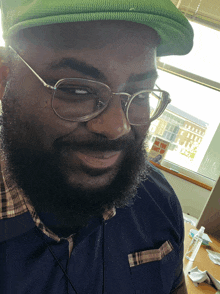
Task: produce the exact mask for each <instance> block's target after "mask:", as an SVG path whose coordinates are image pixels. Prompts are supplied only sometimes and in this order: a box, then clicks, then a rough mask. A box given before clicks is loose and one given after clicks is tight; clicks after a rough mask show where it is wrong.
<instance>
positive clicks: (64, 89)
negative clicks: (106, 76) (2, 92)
mask: <svg viewBox="0 0 220 294" xmlns="http://www.w3.org/2000/svg"><path fill="white" fill-rule="evenodd" d="M9 47H10V48H11V49H12V50H13V52H14V53H15V54H16V55H17V56H18V57H19V58H20V59H21V60H22V61H23V62H24V63H25V64H26V65H27V66H28V68H29V69H30V70H31V71H32V72H33V73H34V74H35V76H36V77H37V78H38V79H39V80H40V81H41V82H42V84H43V85H44V86H45V87H47V88H50V89H51V90H52V91H53V94H52V100H51V101H52V102H51V106H52V109H53V111H54V113H55V114H56V115H57V116H58V117H60V118H61V119H63V120H67V121H73V122H86V121H89V120H91V119H93V118H95V117H96V116H98V115H99V114H100V113H102V112H103V111H104V110H105V109H106V108H107V107H108V104H109V102H110V100H111V99H112V97H113V96H114V95H116V96H118V98H119V99H121V105H122V108H123V110H124V112H125V114H126V118H127V120H128V122H129V123H130V124H131V125H137V126H138V125H144V124H148V123H150V122H152V121H153V120H155V119H157V118H158V117H159V116H160V115H161V114H162V113H163V111H164V110H165V109H166V107H167V105H168V104H169V103H170V102H171V99H170V97H169V93H168V92H166V91H163V90H158V89H146V90H142V91H139V92H137V93H135V94H129V93H125V92H120V93H115V92H112V90H111V89H110V87H109V86H108V85H106V84H104V83H101V82H98V81H94V80H88V79H82V78H66V79H61V80H59V81H58V82H56V84H55V85H54V86H51V85H48V84H47V83H46V82H45V81H44V80H43V79H42V78H41V77H40V76H39V75H38V74H37V73H36V72H35V71H34V70H33V69H32V68H31V66H30V65H29V64H28V63H27V62H26V61H25V60H24V59H23V58H22V57H21V56H20V55H19V54H18V53H17V52H16V51H15V50H14V49H13V48H12V47H11V46H9Z"/></svg>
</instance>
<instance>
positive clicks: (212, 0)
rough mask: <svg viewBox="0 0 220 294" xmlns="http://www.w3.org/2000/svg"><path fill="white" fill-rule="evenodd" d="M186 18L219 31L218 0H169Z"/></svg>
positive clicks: (219, 7) (219, 0)
mask: <svg viewBox="0 0 220 294" xmlns="http://www.w3.org/2000/svg"><path fill="white" fill-rule="evenodd" d="M171 1H172V2H173V3H174V4H175V5H176V7H177V8H179V9H180V10H181V11H182V12H183V13H184V14H185V15H186V17H187V18H188V19H190V20H194V21H196V22H199V23H201V24H204V25H206V26H208V27H211V28H213V29H216V30H218V31H220V0H171Z"/></svg>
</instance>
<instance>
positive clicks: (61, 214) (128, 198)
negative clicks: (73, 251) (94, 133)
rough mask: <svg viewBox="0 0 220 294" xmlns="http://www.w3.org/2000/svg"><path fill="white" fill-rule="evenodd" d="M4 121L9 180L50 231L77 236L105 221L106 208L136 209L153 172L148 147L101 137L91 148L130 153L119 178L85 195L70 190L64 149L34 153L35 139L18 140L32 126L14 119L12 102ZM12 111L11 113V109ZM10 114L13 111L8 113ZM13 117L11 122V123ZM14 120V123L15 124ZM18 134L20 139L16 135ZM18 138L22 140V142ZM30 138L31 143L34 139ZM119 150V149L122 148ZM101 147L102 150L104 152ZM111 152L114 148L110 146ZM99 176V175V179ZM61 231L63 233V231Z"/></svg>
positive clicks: (76, 188) (4, 146) (122, 164)
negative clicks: (62, 162) (142, 187)
mask: <svg viewBox="0 0 220 294" xmlns="http://www.w3.org/2000/svg"><path fill="white" fill-rule="evenodd" d="M6 104H7V105H5V107H4V108H5V111H4V112H3V117H2V131H1V133H2V146H3V152H4V154H3V155H4V156H5V158H6V162H7V166H8V170H7V172H8V175H9V178H10V179H13V181H14V182H16V184H17V185H18V186H19V187H20V188H22V189H23V191H24V193H25V195H26V197H27V198H28V199H29V200H30V201H31V203H32V205H33V206H34V208H35V210H36V212H37V213H38V214H39V215H40V217H41V220H42V221H43V222H44V223H45V225H47V226H48V227H49V228H51V229H53V230H54V232H56V229H57V228H58V231H57V232H59V233H60V234H62V232H63V234H64V235H65V230H66V232H67V233H66V234H69V233H70V231H72V233H74V232H75V231H77V229H78V228H80V227H83V226H86V225H87V224H88V221H89V219H90V218H91V217H101V216H102V214H103V212H104V211H105V210H106V209H109V208H112V207H113V206H115V207H118V208H119V207H125V206H127V205H131V204H132V202H133V200H134V199H135V198H134V197H135V195H136V192H137V188H138V186H139V184H140V182H141V181H143V180H144V179H145V178H146V176H147V173H148V168H147V164H146V159H147V153H146V151H145V146H144V143H143V142H141V143H140V144H139V145H138V146H137V144H136V140H135V139H133V140H129V141H127V142H126V140H124V141H123V142H121V143H120V142H118V143H117V142H115V148H113V145H114V142H113V141H109V144H108V142H107V141H106V140H104V141H105V143H103V139H102V140H101V139H100V138H98V137H97V140H96V143H93V142H91V143H90V145H91V146H90V148H92V146H93V148H94V149H95V150H96V148H99V150H100V149H106V148H107V146H109V145H111V150H113V149H120V146H123V150H124V151H126V152H125V153H126V155H125V158H124V160H123V162H122V163H121V165H120V167H119V170H118V173H117V175H116V176H115V178H114V179H113V181H112V182H111V183H110V184H109V185H108V186H106V187H104V188H102V189H97V190H95V191H90V190H82V189H81V188H78V187H75V188H74V187H72V186H70V185H69V184H68V183H67V182H66V180H65V176H64V175H63V173H62V172H61V171H60V169H59V166H60V164H59V162H60V160H61V151H60V148H59V144H57V145H55V146H54V147H55V148H54V152H52V151H50V152H48V151H45V150H43V149H42V148H41V150H40V151H39V150H36V148H33V147H32V148H31V145H33V144H30V143H31V142H30V141H31V140H30V138H29V136H27V138H26V142H28V143H27V144H26V143H23V146H22V147H21V146H20V144H18V140H17V138H18V137H17V136H18V134H19V130H21V129H22V134H23V135H22V136H24V134H25V133H27V134H28V133H29V131H28V130H30V126H27V125H26V123H23V122H21V121H20V119H19V118H18V117H17V118H15V119H11V114H12V113H13V111H12V108H13V107H11V106H9V103H8V102H7V103H6ZM8 107H9V108H8ZM7 109H8V110H9V111H7ZM9 116H10V118H9ZM9 121H10V123H9ZM15 133H16V135H15ZM16 137H17V138H16ZM28 139H29V140H28ZM116 145H117V146H116ZM98 146H99V147H98ZM108 149H110V148H109V147H108ZM94 176H95V175H94ZM59 228H60V230H59Z"/></svg>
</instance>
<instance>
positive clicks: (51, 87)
mask: <svg viewBox="0 0 220 294" xmlns="http://www.w3.org/2000/svg"><path fill="white" fill-rule="evenodd" d="M9 48H10V49H12V51H13V52H14V53H15V54H16V56H18V57H19V58H20V59H21V60H22V61H23V62H24V63H25V64H26V65H27V67H28V68H29V69H30V70H31V71H32V72H33V74H34V75H35V76H36V77H37V78H38V79H39V80H40V81H41V83H42V84H43V85H44V86H45V87H47V88H49V89H52V90H54V87H53V86H51V85H48V84H47V83H46V82H45V81H44V80H43V79H42V78H41V77H40V76H39V75H38V74H37V73H36V71H34V70H33V68H32V67H31V66H30V65H29V64H28V63H27V62H26V61H25V60H24V59H23V58H22V57H21V56H20V55H19V54H18V53H17V52H16V51H15V50H14V49H13V48H12V47H11V46H9Z"/></svg>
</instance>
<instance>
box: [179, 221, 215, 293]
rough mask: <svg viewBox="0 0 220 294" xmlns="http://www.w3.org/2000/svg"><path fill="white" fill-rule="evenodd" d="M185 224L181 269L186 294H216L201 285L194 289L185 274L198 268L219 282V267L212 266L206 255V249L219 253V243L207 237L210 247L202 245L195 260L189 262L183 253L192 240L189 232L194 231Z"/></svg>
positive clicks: (210, 288)
mask: <svg viewBox="0 0 220 294" xmlns="http://www.w3.org/2000/svg"><path fill="white" fill-rule="evenodd" d="M184 224H185V240H184V259H183V269H184V273H185V278H186V287H187V290H188V294H202V293H205V294H211V293H216V292H217V290H216V289H215V288H213V287H212V286H210V285H208V284H205V283H201V284H199V286H198V287H196V286H195V285H194V284H193V282H192V280H191V279H190V278H189V276H188V275H187V272H188V271H189V270H190V269H192V268H194V267H196V266H198V269H199V270H201V271H205V270H207V271H208V272H209V273H210V274H211V275H213V277H215V278H216V279H217V280H220V265H216V264H214V263H213V262H212V261H211V260H210V259H209V257H208V253H207V251H206V249H210V250H213V251H216V252H220V241H218V240H217V239H216V238H214V237H212V236H209V237H210V239H211V240H212V242H213V243H211V245H210V246H204V245H202V246H201V247H200V249H199V252H198V253H197V256H196V258H195V261H194V262H190V261H189V260H187V259H186V258H185V253H186V250H187V248H188V247H189V244H190V242H191V240H192V238H190V237H189V231H190V229H192V228H193V229H195V227H194V226H192V225H191V224H189V223H184Z"/></svg>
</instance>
